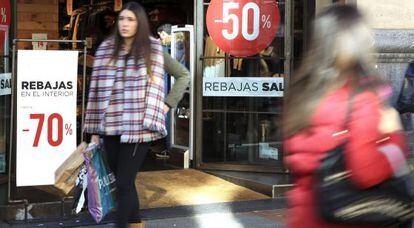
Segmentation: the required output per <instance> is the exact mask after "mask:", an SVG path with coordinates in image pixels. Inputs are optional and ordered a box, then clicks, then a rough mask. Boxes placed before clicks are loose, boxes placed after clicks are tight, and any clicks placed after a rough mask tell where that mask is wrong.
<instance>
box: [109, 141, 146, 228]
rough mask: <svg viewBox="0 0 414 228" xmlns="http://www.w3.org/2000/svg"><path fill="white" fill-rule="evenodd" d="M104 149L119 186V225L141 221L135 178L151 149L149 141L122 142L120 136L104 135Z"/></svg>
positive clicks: (121, 227) (117, 214)
mask: <svg viewBox="0 0 414 228" xmlns="http://www.w3.org/2000/svg"><path fill="white" fill-rule="evenodd" d="M103 144H104V149H105V151H106V154H107V157H108V163H109V167H110V168H111V170H112V171H113V172H114V173H115V177H116V187H117V194H116V197H117V210H116V220H117V221H116V222H117V227H119V228H124V227H127V225H128V223H135V222H140V221H141V218H140V215H139V199H138V195H137V190H136V188H135V178H136V175H137V173H138V170H139V169H140V167H141V165H142V163H143V162H144V160H145V157H146V155H147V152H148V149H149V143H121V142H120V137H119V136H103Z"/></svg>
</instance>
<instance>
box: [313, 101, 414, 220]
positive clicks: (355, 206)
mask: <svg viewBox="0 0 414 228" xmlns="http://www.w3.org/2000/svg"><path fill="white" fill-rule="evenodd" d="M352 100H353V95H351V99H350V101H349V102H348V103H349V105H348V106H349V107H348V112H347V117H346V118H345V119H346V121H345V123H344V126H345V128H344V129H347V123H348V122H349V120H350V116H351V112H352ZM345 147H346V142H344V143H343V144H341V145H340V146H338V147H336V148H334V149H332V150H331V151H329V152H328V154H327V156H326V157H324V158H323V159H322V162H321V165H320V167H319V168H318V169H317V171H316V178H317V179H316V180H317V181H316V186H315V188H316V189H315V192H316V194H317V195H316V199H317V204H318V205H317V206H318V209H319V213H320V215H321V216H322V218H323V219H325V220H326V221H328V222H332V223H343V224H383V225H389V224H403V223H406V222H409V221H410V220H412V219H413V218H414V204H413V203H414V178H413V174H412V172H411V170H410V168H409V167H408V165H406V167H401V168H402V169H405V172H404V174H402V175H400V176H398V177H392V178H390V179H388V180H386V181H384V182H382V183H381V184H378V185H376V186H373V187H371V188H368V189H359V188H357V187H356V186H355V185H354V184H353V183H352V181H351V180H350V176H351V175H352V173H350V172H349V171H347V170H346V167H345V160H344V155H343V154H344V152H345Z"/></svg>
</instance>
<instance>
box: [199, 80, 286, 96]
mask: <svg viewBox="0 0 414 228" xmlns="http://www.w3.org/2000/svg"><path fill="white" fill-rule="evenodd" d="M283 91H284V79H283V78H282V77H211V78H209V77H207V78H203V96H205V97H283Z"/></svg>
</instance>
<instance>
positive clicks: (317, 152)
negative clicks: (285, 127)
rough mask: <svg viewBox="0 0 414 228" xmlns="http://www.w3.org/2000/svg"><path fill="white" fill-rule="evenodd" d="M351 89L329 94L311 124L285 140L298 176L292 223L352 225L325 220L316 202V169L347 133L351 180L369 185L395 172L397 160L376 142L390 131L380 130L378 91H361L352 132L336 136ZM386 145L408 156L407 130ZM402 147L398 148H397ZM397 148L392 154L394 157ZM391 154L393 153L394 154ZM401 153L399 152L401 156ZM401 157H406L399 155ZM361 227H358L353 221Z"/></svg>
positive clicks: (291, 205)
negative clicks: (381, 131)
mask: <svg viewBox="0 0 414 228" xmlns="http://www.w3.org/2000/svg"><path fill="white" fill-rule="evenodd" d="M348 99H349V89H347V88H346V87H344V88H341V89H338V90H336V91H334V92H331V93H329V94H328V95H327V96H325V97H324V98H323V99H322V100H321V102H320V104H319V105H318V106H317V108H316V109H315V112H314V114H313V115H312V117H311V120H310V126H309V127H308V128H307V129H306V130H303V131H301V132H299V133H297V134H295V135H293V136H292V137H290V138H288V139H286V140H285V144H284V145H285V147H286V150H287V156H286V158H285V162H286V165H287V167H288V168H289V169H290V171H291V173H292V176H293V177H294V184H295V186H294V188H293V189H292V190H291V191H289V192H288V193H287V197H288V207H289V208H288V210H287V225H288V227H292V228H296V227H300V228H302V227H307V228H313V227H315V228H323V227H349V226H339V225H337V224H328V223H326V222H324V221H323V220H322V219H321V218H320V216H319V214H318V212H317V210H316V205H315V193H314V191H313V187H314V183H315V176H314V173H315V170H316V169H317V168H318V167H319V165H320V160H321V158H323V157H324V156H325V155H326V153H327V152H328V151H329V150H331V149H333V148H335V147H336V146H338V145H339V144H340V143H341V142H343V139H344V137H347V138H348V143H347V146H346V150H345V154H344V156H345V162H346V166H347V169H349V170H350V171H351V173H352V176H351V180H352V181H353V182H354V184H355V185H356V186H357V187H360V188H368V187H370V186H373V185H376V184H378V183H380V182H382V181H383V180H385V179H387V178H389V177H391V176H392V175H393V167H395V166H398V162H401V161H398V159H394V161H392V160H393V159H390V156H386V155H385V154H384V153H381V152H380V151H379V144H377V141H378V140H380V139H384V138H385V137H386V136H385V135H381V134H380V133H379V131H378V124H379V121H380V110H381V101H380V99H379V97H378V96H377V95H376V94H375V93H374V92H363V93H359V94H358V95H356V96H355V97H354V100H353V103H352V115H351V120H350V122H349V123H348V125H347V128H348V130H349V133H347V134H345V135H343V136H340V137H333V136H332V134H334V133H336V132H340V131H342V130H345V129H343V127H344V126H343V124H344V121H345V116H346V112H347V109H348ZM387 136H389V139H388V140H386V141H385V142H382V143H381V146H382V145H385V144H386V145H392V144H394V146H393V148H397V150H398V149H399V151H397V152H396V153H399V154H400V157H399V158H401V157H402V159H403V160H404V159H405V157H404V156H401V154H403V153H404V154H405V155H406V151H407V149H406V144H405V137H404V135H403V134H402V133H401V132H399V133H393V134H389V135H387ZM395 146H397V147H395ZM393 153H394V152H392V153H391V155H392V156H393ZM389 154H390V153H388V155H389ZM392 156H391V157H392ZM396 157H397V158H398V156H396ZM400 160H401V159H400ZM353 227H356V226H353Z"/></svg>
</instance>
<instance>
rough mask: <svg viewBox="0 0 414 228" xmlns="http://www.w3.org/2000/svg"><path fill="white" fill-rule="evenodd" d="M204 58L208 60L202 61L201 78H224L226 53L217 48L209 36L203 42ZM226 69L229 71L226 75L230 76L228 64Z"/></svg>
mask: <svg viewBox="0 0 414 228" xmlns="http://www.w3.org/2000/svg"><path fill="white" fill-rule="evenodd" d="M204 56H205V57H208V58H207V59H205V60H204V70H203V77H225V76H226V61H225V59H224V58H225V56H226V53H224V51H223V50H221V49H220V48H218V47H217V45H216V44H215V43H214V41H213V40H212V39H211V37H210V36H208V37H207V38H206V41H205V47H204ZM220 57H222V58H220ZM227 69H228V71H229V72H228V73H229V74H230V65H229V64H228V68H227Z"/></svg>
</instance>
